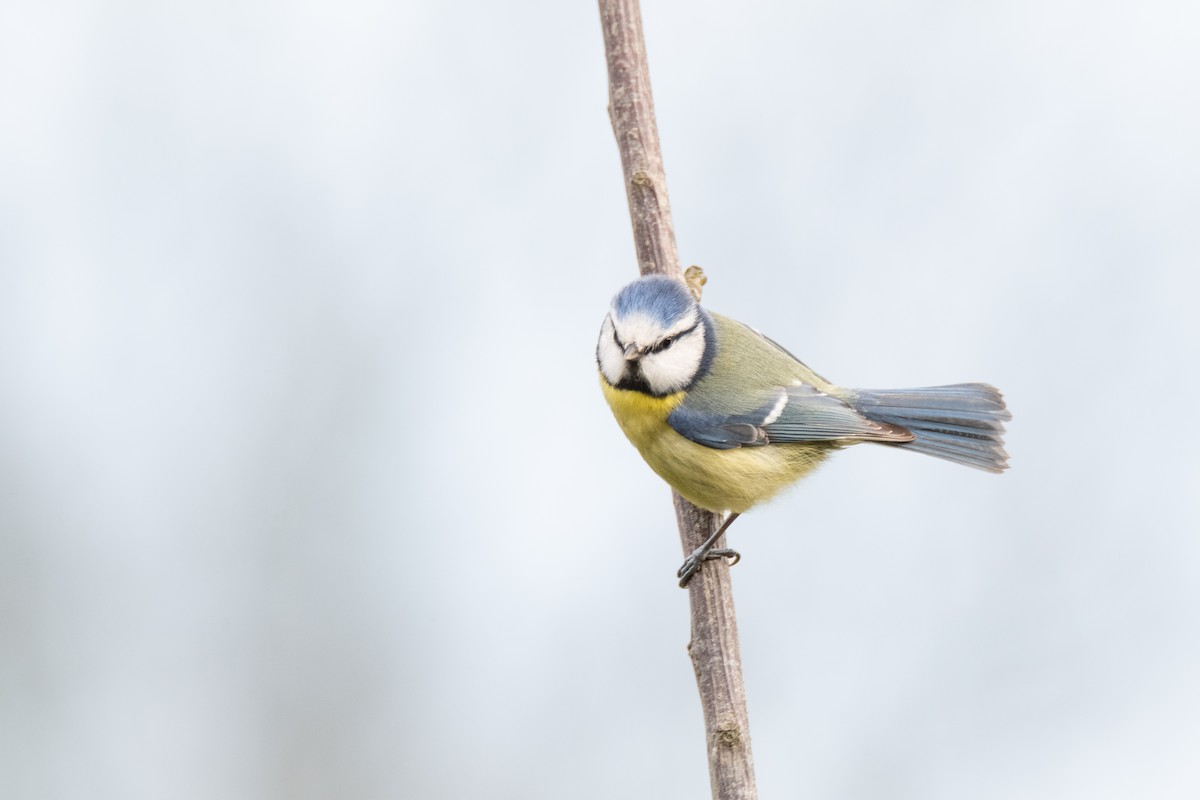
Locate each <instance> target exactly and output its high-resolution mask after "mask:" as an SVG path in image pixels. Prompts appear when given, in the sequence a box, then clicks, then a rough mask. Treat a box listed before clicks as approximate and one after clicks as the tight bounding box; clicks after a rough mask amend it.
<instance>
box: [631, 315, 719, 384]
mask: <svg viewBox="0 0 1200 800" xmlns="http://www.w3.org/2000/svg"><path fill="white" fill-rule="evenodd" d="M703 331H704V329H703V328H699V329H697V330H696V331H695V332H694V333H692V334H690V335H688V336H684V337H683V338H681V339H680V340H679V341H678V342H677V343H676V344H675V345H673V346H672V347H671V348H670V349H669V350H663V351H662V352H661V353H652V354H649V355H647V356H645V357H644V358H643V359H642V375H643V376H645V378H646V383H648V384H650V388H651V389H652V390H653V391H654V393H655V394H671V393H672V392H678V391H680V390H681V389H683V388H684V387H686V386H687V385H688V384H690V383H691V382H692V378H694V377H695V376H696V372H697V371H699V369H700V360H701V359H703V358H704V332H703Z"/></svg>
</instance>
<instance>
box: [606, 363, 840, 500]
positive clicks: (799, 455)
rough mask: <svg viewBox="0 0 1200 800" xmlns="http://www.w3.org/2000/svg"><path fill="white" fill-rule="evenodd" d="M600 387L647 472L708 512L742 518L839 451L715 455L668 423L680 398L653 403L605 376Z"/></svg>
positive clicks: (815, 446)
mask: <svg viewBox="0 0 1200 800" xmlns="http://www.w3.org/2000/svg"><path fill="white" fill-rule="evenodd" d="M600 387H601V389H602V390H603V391H604V398H605V399H606V400H607V401H608V405H609V407H610V408H611V409H612V412H613V416H615V417H616V418H617V424H619V425H620V426H621V430H622V431H624V433H625V436H627V437H628V438H629V441H630V442H632V443H633V445H634V447H636V448H637V449H638V452H640V453H641V454H642V458H644V459H645V460H646V463H647V464H649V465H650V467H651V469H653V470H654V471H655V472H657V473H658V474H659V475H660V476H662V478H663V479H664V480H665V481H666V482H667V483H669V484H671V486H672V487H674V489H675V490H676V491H677V492H679V493H680V494H681V495H683V496H684V497H685V498H687V499H688V500H689V501H691V502H692V503H695V504H696V505H698V506H700V507H701V508H706V509H708V510H709V511H736V512H738V513H739V514H740V513H742V512H744V511H746V510H747V509H749V508H750V507H751V506H754V505H758V504H759V503H762V502H764V501H766V500H768V499H770V498H771V497H773V496H774V495H775V494H777V493H778V492H779V491H780V490H781V489H783V488H785V487H786V486H788V485H789V484H791V483H793V482H795V481H796V480H798V479H800V478H801V477H803V476H804V475H805V474H806V473H808V472H810V471H812V470H813V469H814V468H815V467H816V466H817V464H819V463H820V462H821V461H822V460H823V459H824V458H825V457H826V456H827V455H828V454H829V453H830V452H832V451H833V450H835V449H837V447H836V445H833V444H830V443H824V442H822V443H806V444H782V445H767V446H765V447H738V448H734V449H732V450H716V449H713V448H711V447H705V446H704V445H700V444H696V443H695V442H693V441H691V440H690V439H686V438H684V437H683V436H680V435H679V434H678V433H676V432H675V429H674V428H672V427H671V426H670V425H669V424H668V423H667V417H668V416H670V414H671V412H672V411H674V410H675V408H676V407H677V406H678V405H679V404H680V403H682V402H683V397H684V393H683V392H678V393H676V394H672V395H667V396H666V397H652V396H650V395H648V394H643V393H642V392H636V391H629V390H626V389H617V388H614V387H613V386H612V385H611V384H609V382H608V381H606V380H605V379H604V376H603V375H602V376H601V377H600Z"/></svg>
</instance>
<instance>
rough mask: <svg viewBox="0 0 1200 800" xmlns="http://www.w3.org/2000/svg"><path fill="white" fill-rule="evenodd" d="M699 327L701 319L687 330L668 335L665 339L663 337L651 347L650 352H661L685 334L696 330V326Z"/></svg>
mask: <svg viewBox="0 0 1200 800" xmlns="http://www.w3.org/2000/svg"><path fill="white" fill-rule="evenodd" d="M699 327H700V321H699V320H697V321H696V324H695V325H693V326H692V327H690V328H688V329H687V330H685V331H680V332H679V333H676V334H673V335H671V336H668V337H666V338H665V339H663V340H662V341H660V342H659V343H658V344H656V345H654V346H653V347H651V348H650V352H651V353H661V352H662V351H663V350H666V349H667V348H668V347H670V346H671V345H673V344H675V342H677V341H679V340H680V339H682V338H683V337H684V336H687V335H688V334H689V333H691V332H692V331H694V330H696V328H699Z"/></svg>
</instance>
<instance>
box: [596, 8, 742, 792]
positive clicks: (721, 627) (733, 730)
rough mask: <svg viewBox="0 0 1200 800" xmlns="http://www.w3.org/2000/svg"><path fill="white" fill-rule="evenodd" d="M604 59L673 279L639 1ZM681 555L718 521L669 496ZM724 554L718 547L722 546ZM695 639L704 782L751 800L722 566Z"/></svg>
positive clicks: (700, 584) (651, 261)
mask: <svg viewBox="0 0 1200 800" xmlns="http://www.w3.org/2000/svg"><path fill="white" fill-rule="evenodd" d="M599 3H600V21H601V25H602V27H603V29H604V49H605V54H606V56H607V59H608V87H609V89H608V92H609V108H608V112H609V116H610V118H611V120H612V126H613V134H614V135H615V136H616V138H617V148H618V149H619V150H620V152H621V167H622V169H623V170H624V175H625V190H626V194H627V196H628V198H629V216H630V219H631V221H632V223H633V241H634V245H635V247H636V250H637V258H638V265H639V269H640V271H641V273H642V274H643V275H646V274H650V273H659V274H664V275H672V276H674V277H679V275H680V270H679V254H678V252H677V251H676V247H675V231H674V228H673V227H672V224H671V204H670V202H669V200H668V199H667V181H666V173H665V172H664V171H663V160H662V150H661V149H660V147H659V143H658V127H657V125H656V123H655V121H654V97H653V95H652V93H651V91H650V70H649V67H648V65H647V61H646V44H645V41H644V39H643V37H642V18H641V11H640V9H639V7H638V2H637V0H599ZM675 515H676V518H677V519H678V520H679V534H680V538H681V539H682V540H683V552H684V554H685V555H686V554H688V553H691V552H692V551H693V550H695V549H696V548H697V547H698V546H699V545H700V544H701V543H702V542H703V541H704V540H705V539H707V538H708V536H709V535H710V534H711V533H713V532H714V531H715V530H716V528H717V526H718V525H719V524H720V517H719V516H718V515H716V514H711V513H709V512H707V511H704V510H702V509H699V508H697V507H696V506H693V505H692V504H691V503H689V502H687V501H686V500H684V499H683V498H682V497H680V496H679V495H678V494H675ZM718 546H720V545H718ZM688 595H689V599H690V601H691V606H692V639H691V643H690V644H689V645H688V652H689V653H690V654H691V658H692V666H693V667H694V668H695V670H696V684H697V686H698V688H699V690H700V702H701V705H702V706H703V708H704V726H705V732H706V735H707V742H708V765H709V777H710V779H711V781H712V793H713V797H714V798H716V800H754V798H756V797H757V796H758V792H757V789H756V787H755V783H754V760H753V758H752V756H751V753H750V727H749V718H748V716H747V714H746V694H745V686H744V684H743V682H742V662H741V650H740V647H739V646H738V635H737V618H736V616H735V614H734V608H733V588H732V584H731V583H730V578H729V567H728V566H727V565H726V564H725V561H724V560H723V559H722V560H717V561H709V562H706V563H705V565H704V568H703V569H702V570H701V571H700V573H699V574H697V575H696V577H695V578H694V579H693V580H692V581H691V582H690V583H689V584H688Z"/></svg>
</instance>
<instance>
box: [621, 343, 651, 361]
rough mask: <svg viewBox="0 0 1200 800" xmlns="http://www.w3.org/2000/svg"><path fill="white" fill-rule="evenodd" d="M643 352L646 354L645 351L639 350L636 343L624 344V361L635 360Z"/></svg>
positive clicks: (642, 354)
mask: <svg viewBox="0 0 1200 800" xmlns="http://www.w3.org/2000/svg"><path fill="white" fill-rule="evenodd" d="M645 354H646V351H645V350H639V349H638V346H637V345H636V344H627V345H625V360H626V361H637V360H638V359H639V358H641V357H642V356H644V355H645Z"/></svg>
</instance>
